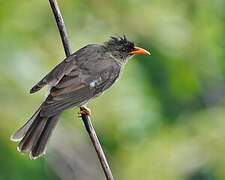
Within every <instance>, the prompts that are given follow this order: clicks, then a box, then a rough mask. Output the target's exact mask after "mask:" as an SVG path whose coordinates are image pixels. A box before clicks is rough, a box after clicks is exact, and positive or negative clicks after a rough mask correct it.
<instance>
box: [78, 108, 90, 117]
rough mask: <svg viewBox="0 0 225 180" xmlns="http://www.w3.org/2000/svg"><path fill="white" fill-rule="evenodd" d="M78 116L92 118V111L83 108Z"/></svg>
mask: <svg viewBox="0 0 225 180" xmlns="http://www.w3.org/2000/svg"><path fill="white" fill-rule="evenodd" d="M78 114H79V115H80V116H79V117H81V116H82V115H86V116H91V110H90V109H89V108H87V107H86V106H81V107H80V112H78Z"/></svg>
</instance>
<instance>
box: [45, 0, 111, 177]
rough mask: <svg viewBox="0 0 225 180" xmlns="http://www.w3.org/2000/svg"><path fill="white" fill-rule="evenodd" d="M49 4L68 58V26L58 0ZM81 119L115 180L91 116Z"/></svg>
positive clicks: (50, 0)
mask: <svg viewBox="0 0 225 180" xmlns="http://www.w3.org/2000/svg"><path fill="white" fill-rule="evenodd" d="M49 2H50V5H51V8H52V11H53V13H54V16H55V20H56V23H57V26H58V30H59V33H60V37H61V40H62V43H63V47H64V51H65V54H66V57H68V56H70V55H71V54H72V51H71V46H70V43H69V39H68V35H67V31H66V26H65V23H64V20H63V17H62V15H61V12H60V9H59V6H58V3H57V1H56V0H49ZM81 117H82V120H83V123H84V125H85V128H86V130H87V132H88V134H89V136H90V139H91V142H92V144H93V146H94V148H95V151H96V152H97V155H98V159H99V161H100V163H101V165H102V168H103V171H104V173H105V177H106V179H107V180H114V178H113V175H112V172H111V170H110V167H109V165H108V162H107V160H106V157H105V154H104V152H103V150H102V147H101V144H100V142H99V140H98V137H97V135H96V133H95V129H94V127H93V125H92V123H91V119H90V116H88V115H83V114H82V116H81Z"/></svg>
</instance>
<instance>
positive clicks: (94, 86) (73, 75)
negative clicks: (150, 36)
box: [11, 36, 150, 159]
mask: <svg viewBox="0 0 225 180" xmlns="http://www.w3.org/2000/svg"><path fill="white" fill-rule="evenodd" d="M134 55H150V53H149V52H148V51H146V50H144V49H141V48H139V47H135V46H134V43H133V42H131V41H129V40H128V39H127V38H126V37H125V36H124V37H111V39H110V40H109V41H107V42H105V43H104V44H102V45H99V44H90V45H87V46H85V47H83V48H81V49H80V50H78V51H77V52H75V53H73V54H72V55H71V56H69V57H67V58H66V59H64V60H63V61H62V62H61V63H60V64H58V65H57V66H56V67H55V68H54V69H53V70H52V71H51V72H50V73H48V74H47V75H46V76H45V77H44V78H43V79H42V80H41V81H40V82H38V83H37V84H36V85H35V86H34V87H33V88H32V89H31V90H30V93H35V92H37V91H38V90H40V89H41V88H42V87H44V86H45V85H49V86H50V87H51V89H50V94H49V95H48V97H47V98H46V100H45V101H44V102H43V103H42V104H41V106H40V107H39V109H38V110H37V111H36V112H35V114H34V115H33V116H32V117H31V118H30V119H29V120H28V121H27V122H26V124H25V125H24V126H23V127H21V128H20V129H19V130H18V131H17V132H16V133H15V134H13V135H12V136H11V140H12V141H20V143H19V145H18V150H19V151H20V152H21V153H28V154H29V155H30V158H31V159H36V158H38V157H40V156H41V155H43V154H45V149H46V144H47V141H48V139H49V137H50V136H51V134H52V131H53V129H54V128H55V126H56V124H57V122H58V118H59V116H60V114H61V113H62V112H63V111H64V110H66V109H69V108H73V107H82V111H81V113H84V114H85V113H86V114H89V110H88V109H87V108H85V106H84V105H85V104H86V103H87V102H88V101H90V100H91V99H93V98H95V97H97V96H99V95H101V94H102V93H103V92H104V91H105V90H106V89H108V88H109V87H111V86H112V85H113V84H114V83H115V82H116V80H117V79H118V78H119V76H120V74H121V71H122V69H123V67H124V65H125V64H126V63H127V61H128V59H130V58H131V57H133V56H134Z"/></svg>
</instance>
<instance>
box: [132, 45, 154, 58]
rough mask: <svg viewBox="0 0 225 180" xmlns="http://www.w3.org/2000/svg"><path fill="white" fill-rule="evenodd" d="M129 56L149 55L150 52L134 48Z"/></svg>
mask: <svg viewBox="0 0 225 180" xmlns="http://www.w3.org/2000/svg"><path fill="white" fill-rule="evenodd" d="M131 54H134V55H146V56H147V55H148V56H149V55H151V53H150V52H148V51H146V50H145V49H142V48H140V47H135V48H134V50H133V51H132V52H131Z"/></svg>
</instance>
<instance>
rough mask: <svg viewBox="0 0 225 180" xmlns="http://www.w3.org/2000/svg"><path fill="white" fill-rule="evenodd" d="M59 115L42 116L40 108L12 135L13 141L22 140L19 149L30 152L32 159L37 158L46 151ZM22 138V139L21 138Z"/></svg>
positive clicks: (22, 151)
mask: <svg viewBox="0 0 225 180" xmlns="http://www.w3.org/2000/svg"><path fill="white" fill-rule="evenodd" d="M58 117H59V115H56V116H52V117H41V116H40V111H39V110H38V111H37V112H36V113H35V115H33V117H32V118H31V119H30V120H29V121H28V122H27V123H26V124H25V125H24V126H23V127H22V128H20V129H19V130H18V131H17V132H16V133H15V134H14V135H13V136H12V137H11V140H13V141H20V143H19V145H18V151H20V152H21V153H29V154H30V157H31V159H36V158H38V157H40V156H41V155H43V154H44V153H45V149H46V145H47V142H48V139H49V138H50V136H51V134H52V131H53V130H54V128H55V126H56V124H57V122H58ZM21 139H22V140H21Z"/></svg>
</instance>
